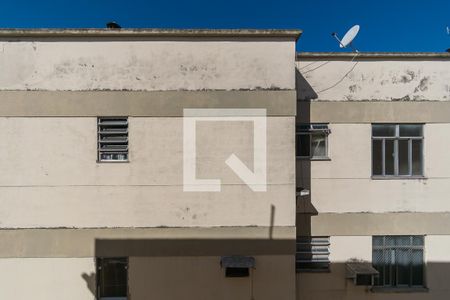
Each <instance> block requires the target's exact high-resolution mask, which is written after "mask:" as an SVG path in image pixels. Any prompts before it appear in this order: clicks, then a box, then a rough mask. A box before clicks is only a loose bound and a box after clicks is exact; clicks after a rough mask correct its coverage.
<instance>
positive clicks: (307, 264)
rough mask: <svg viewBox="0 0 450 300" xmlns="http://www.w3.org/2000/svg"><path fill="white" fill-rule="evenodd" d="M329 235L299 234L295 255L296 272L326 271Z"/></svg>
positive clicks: (328, 263)
mask: <svg viewBox="0 0 450 300" xmlns="http://www.w3.org/2000/svg"><path fill="white" fill-rule="evenodd" d="M329 256H330V237H329V236H320V237H319V236H317V237H311V236H299V237H297V249H296V255H295V265H296V266H295V267H296V270H297V272H302V271H328V270H329V267H330V258H329Z"/></svg>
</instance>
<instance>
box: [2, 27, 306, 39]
mask: <svg viewBox="0 0 450 300" xmlns="http://www.w3.org/2000/svg"><path fill="white" fill-rule="evenodd" d="M301 34H302V31H301V30H297V29H157V28H122V29H109V28H64V29H63V28H54V29H53V28H36V29H27V28H23V29H22V28H20V29H19V28H0V38H23V37H27V38H34V37H36V38H37V37H39V38H40V37H65V38H69V37H117V38H121V37H122V38H126V37H134V38H136V37H137V38H158V37H169V38H170V37H249V38H253V37H255V38H257V37H268V38H280V37H281V38H292V39H295V40H297V39H298V38H299V37H300V35H301Z"/></svg>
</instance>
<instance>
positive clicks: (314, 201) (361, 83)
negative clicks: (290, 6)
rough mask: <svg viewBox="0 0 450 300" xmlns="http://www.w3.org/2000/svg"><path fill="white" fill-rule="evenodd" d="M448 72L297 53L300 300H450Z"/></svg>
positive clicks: (383, 60)
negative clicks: (448, 276) (449, 280)
mask: <svg viewBox="0 0 450 300" xmlns="http://www.w3.org/2000/svg"><path fill="white" fill-rule="evenodd" d="M449 70H450V55H449V54H448V53H356V54H355V53H299V54H298V55H297V91H298V99H299V102H298V115H297V142H298V143H297V147H298V148H297V175H296V176H297V186H298V187H299V196H298V199H297V213H298V215H297V216H298V217H297V233H298V236H299V237H298V246H297V249H298V250H297V253H298V254H297V271H298V273H297V295H298V299H446V298H448V297H449V294H450V289H449V286H448V284H447V280H446V279H445V278H446V277H447V275H445V274H448V273H449V271H450V265H449V260H450V256H449V255H448V253H449V251H448V250H449V249H450V235H449V234H450V232H449V231H448V228H449V222H450V214H449V210H450V207H449V205H448V201H447V198H448V197H447V194H448V191H449V188H448V186H449V183H450V181H449V175H450V171H449V170H450V169H449V166H450V161H449V160H448V157H447V153H448V150H449V149H450V144H449V140H448V138H446V135H448V131H449V130H450V124H449V122H450V119H449V116H450V105H449V102H448V100H449V99H450V89H449V82H450V72H449ZM301 191H303V192H301ZM311 236H312V237H313V238H312V239H311V238H310V239H308V238H307V237H311ZM305 245H306V246H305ZM308 245H309V248H308ZM355 265H356V266H357V267H359V269H355V268H354V267H355ZM352 267H353V269H352ZM373 269H375V270H376V271H377V272H378V274H373V275H369V274H371V272H373V271H374V270H373ZM356 275H358V276H360V277H358V282H357V280H356V278H355V277H356ZM371 277H373V278H371ZM368 280H369V281H368ZM371 280H373V281H371Z"/></svg>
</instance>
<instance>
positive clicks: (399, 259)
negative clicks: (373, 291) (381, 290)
mask: <svg viewBox="0 0 450 300" xmlns="http://www.w3.org/2000/svg"><path fill="white" fill-rule="evenodd" d="M372 245H373V250H372V263H373V266H374V268H375V269H376V270H377V271H378V272H379V273H380V274H379V276H378V277H377V278H376V279H375V285H378V286H383V287H400V288H403V287H423V286H424V261H423V251H424V237H423V236H416V235H405V236H374V237H373V238H372Z"/></svg>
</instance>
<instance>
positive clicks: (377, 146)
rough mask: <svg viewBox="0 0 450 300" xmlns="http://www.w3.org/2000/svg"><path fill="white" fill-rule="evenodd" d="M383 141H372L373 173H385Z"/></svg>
mask: <svg viewBox="0 0 450 300" xmlns="http://www.w3.org/2000/svg"><path fill="white" fill-rule="evenodd" d="M382 146H383V142H382V141H381V140H373V141H372V173H373V175H383V150H382Z"/></svg>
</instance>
